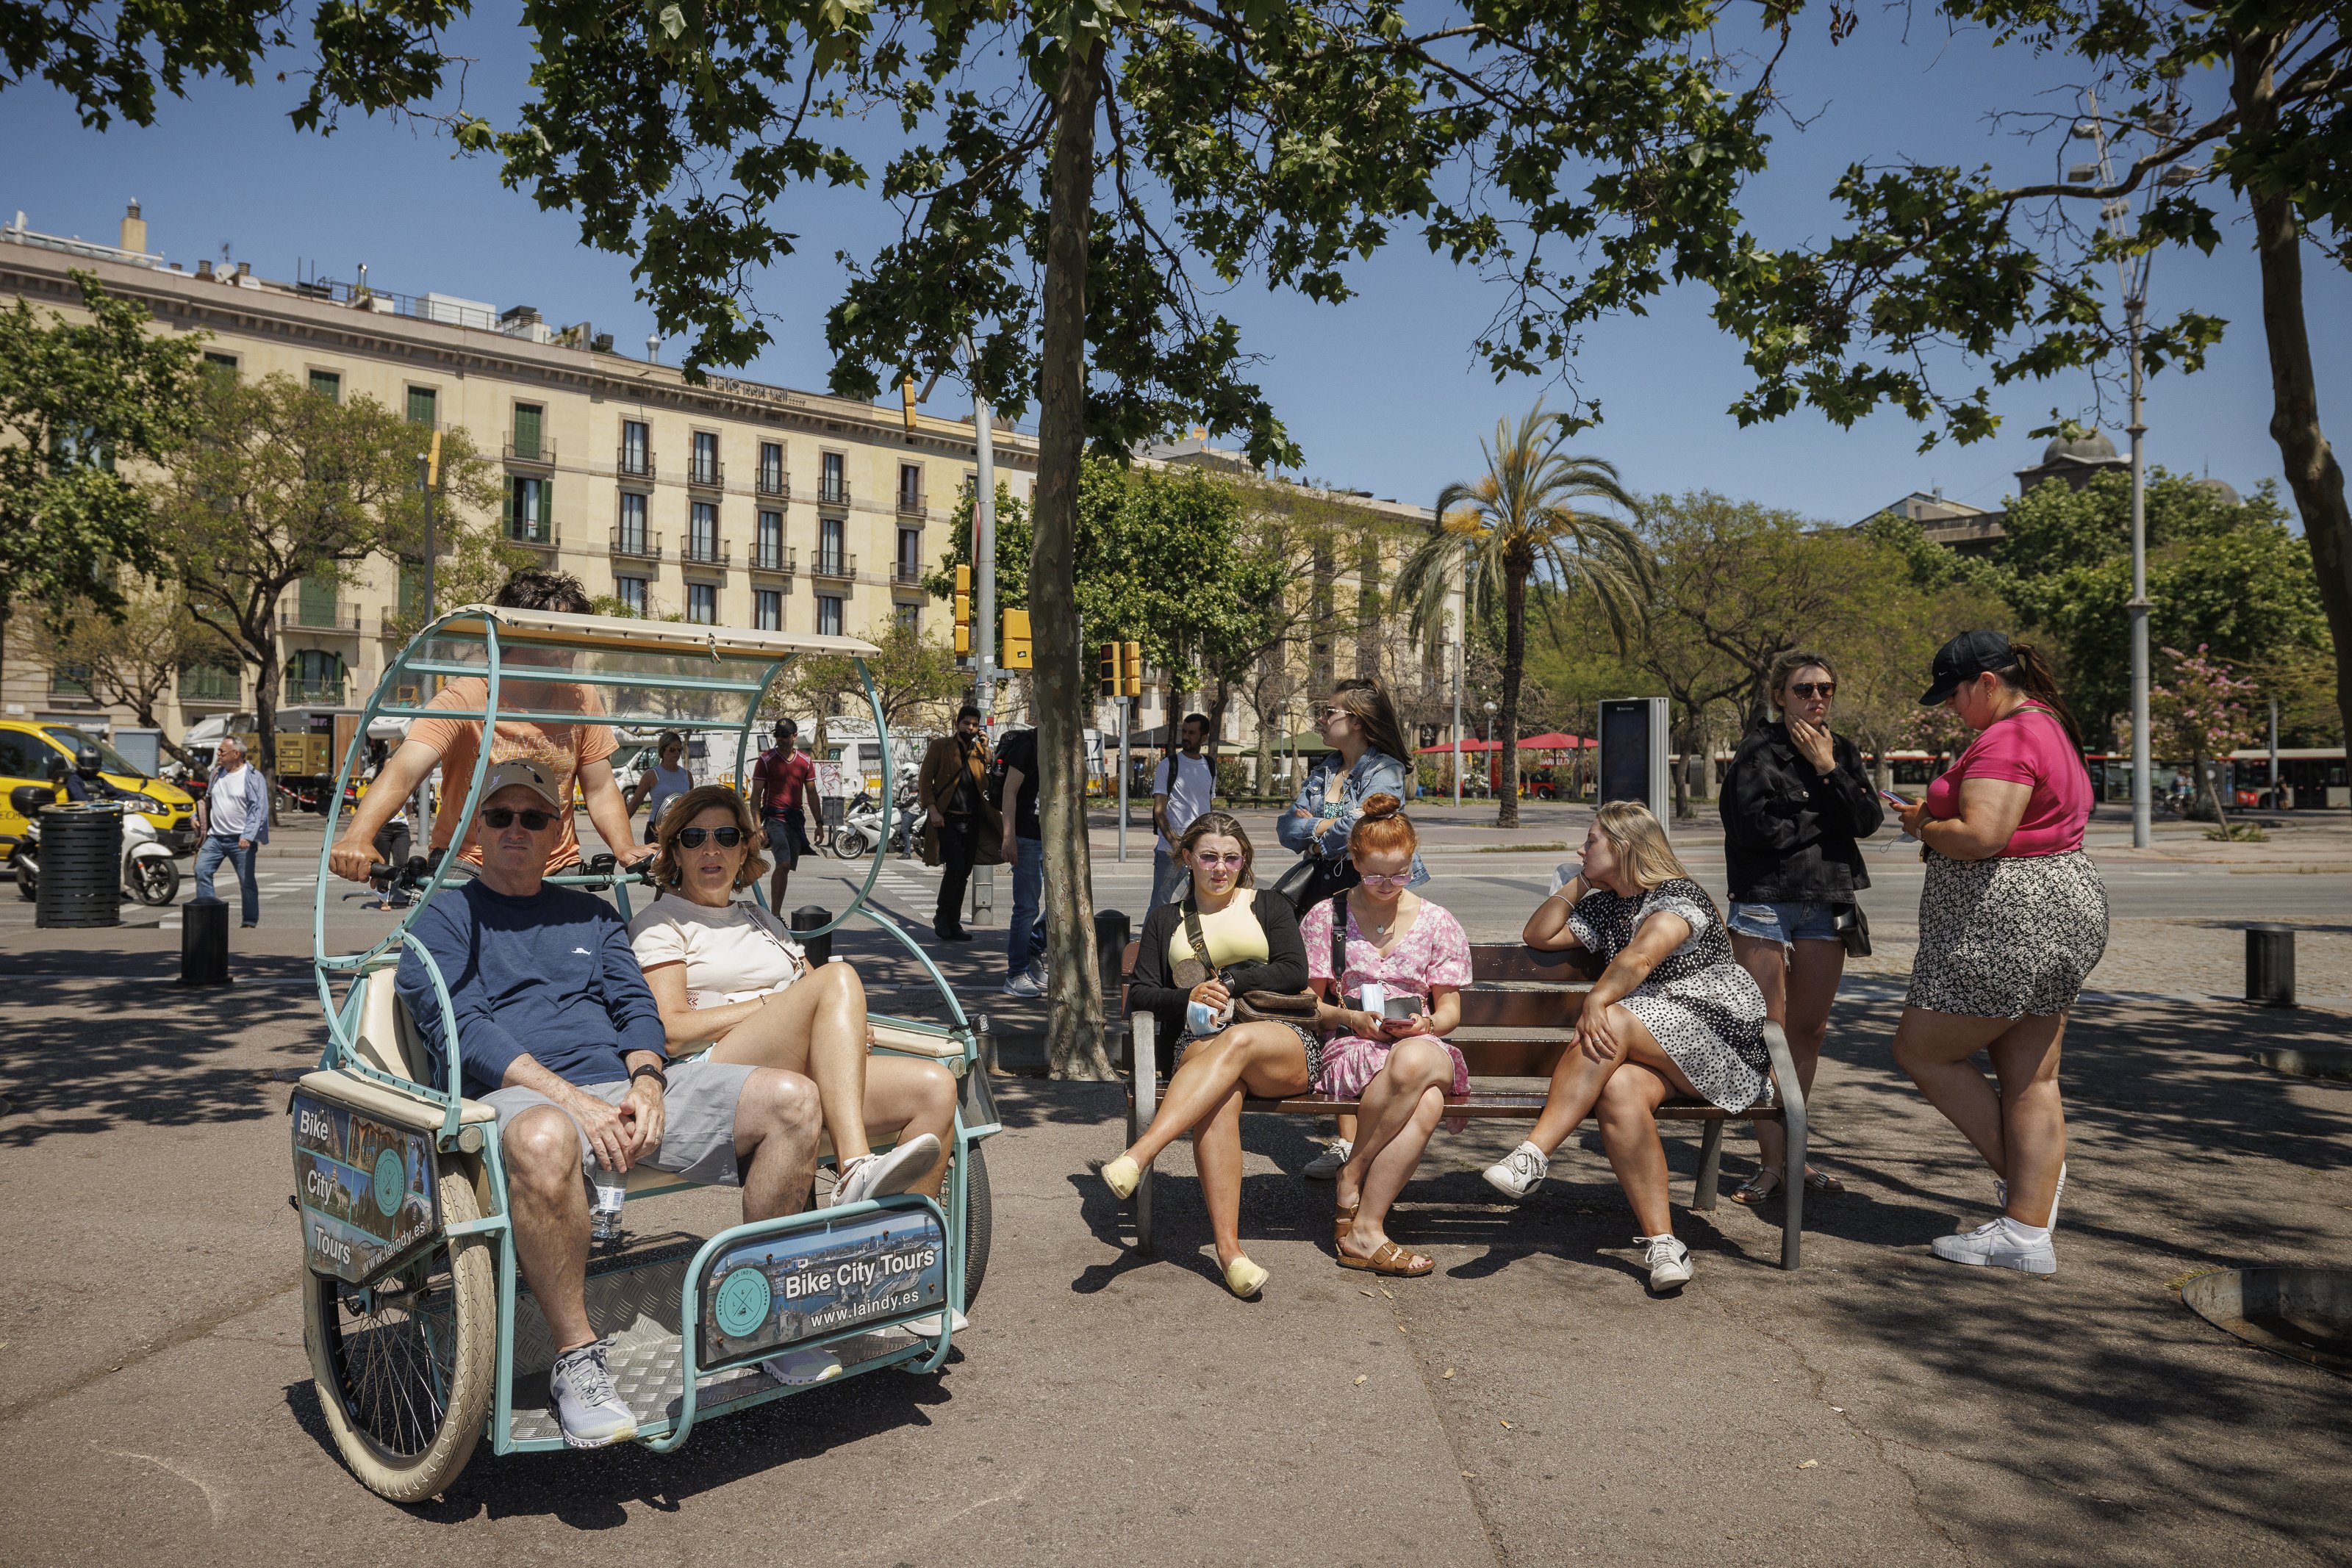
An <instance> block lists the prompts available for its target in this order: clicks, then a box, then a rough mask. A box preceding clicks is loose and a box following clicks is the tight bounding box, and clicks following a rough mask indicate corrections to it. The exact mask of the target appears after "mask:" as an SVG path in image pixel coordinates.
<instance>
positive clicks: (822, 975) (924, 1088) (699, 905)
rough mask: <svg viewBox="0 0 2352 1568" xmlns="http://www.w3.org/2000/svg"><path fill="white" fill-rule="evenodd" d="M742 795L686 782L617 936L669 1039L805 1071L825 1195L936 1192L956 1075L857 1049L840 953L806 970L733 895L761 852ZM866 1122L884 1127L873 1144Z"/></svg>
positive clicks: (749, 878)
mask: <svg viewBox="0 0 2352 1568" xmlns="http://www.w3.org/2000/svg"><path fill="white" fill-rule="evenodd" d="M759 841H760V840H759V836H758V829H757V825H756V824H755V823H754V822H753V821H751V810H750V809H749V808H748V807H746V806H745V805H744V803H743V798H742V797H741V796H740V795H738V794H736V793H735V791H734V790H732V789H729V788H727V787H726V786H725V785H723V784H706V785H703V786H701V787H699V788H698V789H689V790H688V791H687V792H686V793H685V794H683V795H681V796H679V797H678V799H677V803H676V804H675V805H674V806H673V807H672V808H671V809H670V810H667V812H665V813H664V814H663V816H662V819H661V823H660V827H659V830H658V831H657V832H656V835H655V839H654V842H655V844H656V846H657V850H656V855H655V858H654V881H655V883H656V885H657V886H658V887H659V888H660V889H661V892H660V893H659V894H657V895H656V898H655V900H654V902H653V903H652V904H648V905H646V908H645V910H644V911H643V912H642V913H641V914H639V915H637V917H636V918H635V919H634V920H632V921H630V922H629V941H630V944H631V946H634V947H635V950H636V955H637V963H638V965H639V966H640V967H642V968H643V969H644V970H645V972H646V985H648V986H649V987H651V988H652V989H653V993H654V1002H655V1004H656V1006H657V1007H659V1008H660V1009H661V1018H662V1024H663V1027H664V1028H665V1029H666V1030H667V1031H668V1036H669V1051H670V1054H671V1055H673V1056H683V1055H687V1054H688V1053H690V1052H694V1051H700V1050H702V1049H703V1048H704V1047H706V1046H708V1047H709V1049H710V1053H711V1057H712V1060H714V1061H740V1062H747V1063H750V1064H751V1065H753V1066H758V1067H782V1068H786V1069H789V1070H790V1071H794V1072H802V1073H806V1074H807V1075H808V1076H809V1077H810V1078H812V1079H814V1080H815V1082H816V1088H817V1098H818V1099H819V1101H821V1102H822V1103H823V1104H824V1125H825V1131H826V1132H827V1133H828V1134H831V1135H832V1138H833V1148H834V1154H835V1156H836V1158H837V1159H838V1161H839V1164H840V1170H841V1179H840V1183H839V1185H838V1186H835V1189H834V1191H835V1202H836V1203H855V1202H858V1201H860V1200H861V1199H864V1198H868V1197H884V1196H886V1195H887V1194H890V1193H894V1192H907V1191H919V1192H923V1193H926V1194H928V1195H929V1196H931V1197H938V1196H939V1191H940V1177H941V1176H943V1175H945V1173H946V1170H947V1152H946V1142H947V1136H948V1134H949V1132H950V1129H951V1128H952V1127H953V1126H954V1124H955V1102H956V1083H955V1079H954V1077H953V1076H952V1075H950V1073H949V1071H947V1069H946V1068H944V1067H942V1066H940V1064H939V1063H938V1062H935V1061H916V1060H915V1059H914V1058H912V1057H906V1056H891V1055H882V1056H875V1057H869V1056H867V1054H866V1043H867V1040H866V988H865V987H864V986H863V985H862V984H860V983H859V981H858V978H857V971H856V970H855V969H853V968H851V967H849V966H848V965H847V964H845V963H839V962H835V963H832V964H827V965H825V966H824V967H822V968H818V969H814V970H813V969H811V967H809V962H808V958H807V956H806V955H805V954H804V953H803V951H802V949H801V946H800V944H799V943H797V942H795V941H793V937H792V934H791V933H790V932H789V931H788V930H787V929H786V928H785V926H784V924H783V922H782V921H781V920H779V919H777V918H776V916H775V915H772V914H770V913H769V912H768V911H767V910H765V909H762V908H761V907H760V906H759V905H758V904H751V903H744V902H739V901H737V899H736V897H735V894H737V893H739V892H740V891H741V890H743V889H744V888H746V887H749V886H751V884H753V883H756V882H758V881H759V880H760V878H761V876H762V875H763V874H765V873H766V872H767V869H768V863H767V862H766V860H765V859H763V858H762V857H761V854H760V852H759V851H758V849H757V848H756V846H757V844H758V843H759ZM869 1131H870V1132H872V1133H876V1134H884V1135H886V1136H887V1137H889V1138H891V1139H893V1140H895V1142H894V1145H893V1146H892V1147H891V1149H890V1150H889V1152H888V1153H887V1154H880V1155H877V1154H876V1153H874V1151H873V1147H872V1145H870V1144H869V1143H868V1142H867V1137H868V1134H869Z"/></svg>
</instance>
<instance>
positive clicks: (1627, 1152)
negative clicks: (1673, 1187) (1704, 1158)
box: [1595, 1061, 1675, 1236]
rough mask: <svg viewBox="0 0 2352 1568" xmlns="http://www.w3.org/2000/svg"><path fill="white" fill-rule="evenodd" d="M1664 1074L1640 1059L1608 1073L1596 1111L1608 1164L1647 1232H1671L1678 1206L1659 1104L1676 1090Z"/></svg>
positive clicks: (1643, 1231)
mask: <svg viewBox="0 0 2352 1568" xmlns="http://www.w3.org/2000/svg"><path fill="white" fill-rule="evenodd" d="M1674 1091H1675V1085H1674V1084H1673V1083H1670V1082H1667V1080H1666V1077H1665V1075H1664V1073H1661V1072H1659V1071H1657V1070H1656V1069H1655V1068H1653V1067H1648V1066H1645V1065H1643V1063H1641V1062H1639V1061H1632V1062H1628V1063H1627V1064H1626V1065H1625V1067H1624V1068H1623V1069H1622V1071H1617V1072H1613V1073H1612V1074H1611V1075H1610V1078H1609V1082H1607V1083H1605V1084H1603V1085H1602V1086H1601V1103H1600V1104H1599V1105H1598V1106H1597V1107H1595V1113H1596V1114H1597V1115H1598V1116H1599V1118H1600V1121H1601V1147H1602V1148H1604V1149H1606V1150H1608V1152H1609V1168H1610V1169H1612V1170H1613V1171H1615V1172H1616V1173H1617V1185H1618V1186H1620V1187H1622V1188H1623V1189H1624V1193H1625V1201H1626V1202H1628V1203H1630V1204H1632V1205H1633V1223H1634V1224H1636V1225H1639V1226H1640V1227H1641V1228H1642V1234H1643V1235H1644V1236H1672V1235H1673V1234H1674V1233H1675V1218H1674V1209H1673V1207H1672V1205H1671V1204H1669V1202H1668V1201H1667V1194H1666V1150H1665V1145H1663V1144H1661V1143H1660V1142H1659V1141H1658V1114H1657V1113H1658V1106H1659V1104H1660V1103H1662V1102H1663V1101H1664V1099H1665V1098H1666V1096H1667V1095H1669V1094H1671V1093H1673V1092H1674Z"/></svg>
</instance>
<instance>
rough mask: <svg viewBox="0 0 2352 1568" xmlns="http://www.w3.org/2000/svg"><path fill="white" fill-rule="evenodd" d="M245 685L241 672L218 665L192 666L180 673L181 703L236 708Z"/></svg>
mask: <svg viewBox="0 0 2352 1568" xmlns="http://www.w3.org/2000/svg"><path fill="white" fill-rule="evenodd" d="M244 690H245V683H244V682H243V680H242V679H240V678H239V672H237V671H236V670H230V669H224V668H222V667H221V666H220V665H218V664H190V665H188V666H186V667H185V668H184V669H183V670H181V672H180V701H181V702H182V703H183V704H197V703H201V704H205V705H207V706H216V707H235V706H236V699H237V696H238V695H239V694H240V693H242V692H243V691H244Z"/></svg>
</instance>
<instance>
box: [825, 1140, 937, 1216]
mask: <svg viewBox="0 0 2352 1568" xmlns="http://www.w3.org/2000/svg"><path fill="white" fill-rule="evenodd" d="M939 1157H940V1141H939V1139H937V1138H935V1137H933V1136H932V1135H931V1134H929V1133H920V1134H916V1135H915V1136H914V1137H911V1138H908V1140H907V1141H906V1142H904V1143H902V1144H900V1145H898V1146H897V1147H896V1148H894V1149H892V1150H890V1151H889V1153H887V1154H881V1155H863V1156H861V1157H860V1158H857V1159H854V1160H852V1161H850V1162H849V1165H848V1167H847V1168H846V1169H845V1170H844V1171H843V1172H842V1174H841V1179H840V1180H839V1181H837V1182H835V1184H834V1187H833V1201H834V1205H835V1207H839V1206H840V1205H842V1204H845V1203H863V1202H865V1201H866V1199H867V1198H869V1197H889V1196H890V1195H891V1194H892V1193H898V1192H904V1191H906V1190H907V1189H908V1187H910V1186H914V1185H915V1184H916V1183H917V1182H919V1181H920V1180H922V1179H923V1173H924V1172H925V1171H927V1170H929V1169H930V1168H931V1166H934V1165H935V1164H937V1163H938V1162H939Z"/></svg>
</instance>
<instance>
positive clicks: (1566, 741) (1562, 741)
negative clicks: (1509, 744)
mask: <svg viewBox="0 0 2352 1568" xmlns="http://www.w3.org/2000/svg"><path fill="white" fill-rule="evenodd" d="M1600 744H1601V743H1600V742H1599V741H1597V740H1587V739H1585V738H1584V737H1582V736H1580V735H1562V734H1560V733H1559V731H1558V730H1553V731H1551V732H1550V733H1549V734H1548V735H1531V736H1529V737H1527V738H1526V739H1525V740H1523V741H1521V742H1519V749H1520V750H1521V751H1574V750H1575V749H1576V748H1577V747H1580V746H1599V745H1600Z"/></svg>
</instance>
